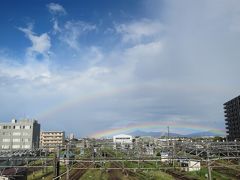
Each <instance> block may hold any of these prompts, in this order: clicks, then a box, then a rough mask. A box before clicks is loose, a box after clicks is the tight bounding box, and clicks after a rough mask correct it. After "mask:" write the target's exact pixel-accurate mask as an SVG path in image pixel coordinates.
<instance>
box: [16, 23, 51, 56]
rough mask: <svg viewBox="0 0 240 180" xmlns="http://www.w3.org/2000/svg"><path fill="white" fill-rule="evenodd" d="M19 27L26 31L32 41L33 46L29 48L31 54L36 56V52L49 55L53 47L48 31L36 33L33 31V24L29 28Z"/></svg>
mask: <svg viewBox="0 0 240 180" xmlns="http://www.w3.org/2000/svg"><path fill="white" fill-rule="evenodd" d="M18 29H19V30H20V31H22V32H24V33H25V35H26V36H27V38H28V39H29V40H30V41H31V43H32V46H31V47H29V48H28V49H27V52H28V55H29V56H34V55H35V54H36V53H37V54H41V55H43V56H44V57H47V56H48V53H49V50H50V48H51V39H50V37H49V35H48V34H47V33H43V34H41V35H36V34H35V33H34V32H33V31H32V26H29V27H27V28H21V27H20V28H18Z"/></svg>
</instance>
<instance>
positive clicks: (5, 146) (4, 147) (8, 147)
mask: <svg viewBox="0 0 240 180" xmlns="http://www.w3.org/2000/svg"><path fill="white" fill-rule="evenodd" d="M2 149H10V146H9V145H2Z"/></svg>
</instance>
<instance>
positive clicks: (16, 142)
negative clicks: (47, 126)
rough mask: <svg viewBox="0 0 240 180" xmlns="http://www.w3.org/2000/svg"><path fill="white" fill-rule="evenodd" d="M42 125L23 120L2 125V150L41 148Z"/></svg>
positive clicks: (0, 132) (0, 139)
mask: <svg viewBox="0 0 240 180" xmlns="http://www.w3.org/2000/svg"><path fill="white" fill-rule="evenodd" d="M39 140H40V124H38V122H37V121H36V120H30V119H23V120H20V121H17V120H16V119H13V120H12V121H11V122H8V123H7V122H6V123H0V150H19V149H35V148H38V147H39Z"/></svg>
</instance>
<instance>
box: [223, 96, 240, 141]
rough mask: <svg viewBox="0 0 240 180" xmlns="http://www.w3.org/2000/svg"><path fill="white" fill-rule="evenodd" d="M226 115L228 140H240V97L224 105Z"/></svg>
mask: <svg viewBox="0 0 240 180" xmlns="http://www.w3.org/2000/svg"><path fill="white" fill-rule="evenodd" d="M224 113H225V125H226V130H227V134H228V135H227V138H228V140H229V141H234V140H240V96H237V97H235V98H233V99H231V100H230V101H228V102H226V103H224Z"/></svg>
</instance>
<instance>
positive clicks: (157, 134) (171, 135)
mask: <svg viewBox="0 0 240 180" xmlns="http://www.w3.org/2000/svg"><path fill="white" fill-rule="evenodd" d="M128 134H130V135H132V136H152V137H160V136H167V135H168V133H166V132H145V131H140V130H137V131H133V132H131V133H128ZM169 136H170V137H182V135H181V134H177V133H169Z"/></svg>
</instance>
